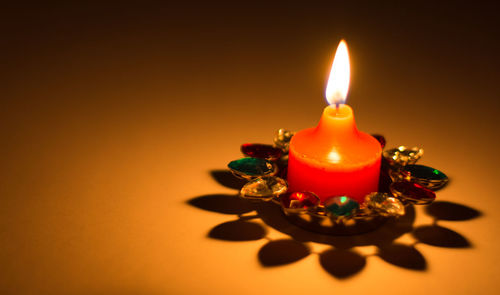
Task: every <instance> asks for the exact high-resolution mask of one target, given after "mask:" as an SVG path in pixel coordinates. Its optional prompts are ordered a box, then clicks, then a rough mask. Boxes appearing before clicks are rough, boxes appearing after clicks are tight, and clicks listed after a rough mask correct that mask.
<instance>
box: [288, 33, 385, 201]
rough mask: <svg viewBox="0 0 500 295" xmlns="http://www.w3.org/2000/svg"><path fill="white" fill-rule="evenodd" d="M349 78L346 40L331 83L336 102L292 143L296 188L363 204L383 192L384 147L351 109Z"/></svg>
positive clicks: (292, 181)
mask: <svg viewBox="0 0 500 295" xmlns="http://www.w3.org/2000/svg"><path fill="white" fill-rule="evenodd" d="M349 79H350V66H349V55H348V52H347V44H346V43H345V41H343V40H342V41H341V42H340V44H339V46H338V48H337V52H336V54H335V58H334V60H333V65H332V69H331V72H330V78H329V80H328V85H327V87H326V98H327V100H328V102H329V103H330V105H329V106H327V107H326V108H325V109H324V111H323V115H322V116H321V119H320V121H319V124H318V126H316V127H315V128H308V129H304V130H301V131H299V132H297V134H295V135H294V137H293V138H292V140H291V142H290V151H289V160H288V175H287V180H288V184H289V189H290V191H310V192H314V193H315V194H317V195H318V196H319V197H320V199H321V201H322V202H324V201H326V200H327V199H328V198H330V197H335V196H348V197H350V198H353V199H355V200H357V201H358V202H360V203H362V202H363V201H364V197H365V196H366V195H367V194H369V193H371V192H376V191H378V180H379V174H380V161H381V153H382V148H381V146H380V143H379V142H378V141H377V140H376V139H375V138H374V137H372V136H371V135H369V134H367V133H364V132H361V131H358V129H357V128H356V123H355V122H354V116H353V111H352V109H351V107H349V106H348V105H345V104H344V103H345V99H346V96H347V92H348V89H349Z"/></svg>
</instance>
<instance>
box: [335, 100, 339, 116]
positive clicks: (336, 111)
mask: <svg viewBox="0 0 500 295" xmlns="http://www.w3.org/2000/svg"><path fill="white" fill-rule="evenodd" d="M339 105H340V104H339V103H338V102H337V103H335V115H338V113H339Z"/></svg>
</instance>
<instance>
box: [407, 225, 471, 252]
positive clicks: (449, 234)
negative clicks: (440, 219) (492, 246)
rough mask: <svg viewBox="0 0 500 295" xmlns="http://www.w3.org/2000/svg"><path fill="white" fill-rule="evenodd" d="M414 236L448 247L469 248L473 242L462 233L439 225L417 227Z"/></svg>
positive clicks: (424, 241) (435, 244) (432, 243)
mask: <svg viewBox="0 0 500 295" xmlns="http://www.w3.org/2000/svg"><path fill="white" fill-rule="evenodd" d="M413 236H414V237H415V238H417V239H418V240H419V241H420V242H422V243H425V244H428V245H432V246H437V247H448V248H469V247H471V244H470V243H469V241H468V240H467V239H466V238H465V237H464V236H462V235H461V234H459V233H457V232H455V231H453V230H451V229H448V228H444V227H441V226H438V225H425V226H420V227H418V228H416V229H415V230H414V231H413Z"/></svg>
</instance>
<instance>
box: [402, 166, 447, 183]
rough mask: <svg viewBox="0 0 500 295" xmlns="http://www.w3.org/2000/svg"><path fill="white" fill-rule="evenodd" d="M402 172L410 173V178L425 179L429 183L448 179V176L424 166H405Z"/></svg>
mask: <svg viewBox="0 0 500 295" xmlns="http://www.w3.org/2000/svg"><path fill="white" fill-rule="evenodd" d="M404 170H405V171H408V172H410V176H411V177H416V178H421V179H427V180H430V181H441V180H445V179H448V176H446V174H444V173H443V172H441V171H439V170H437V169H434V168H431V167H427V166H424V165H407V166H406V167H405V168H404Z"/></svg>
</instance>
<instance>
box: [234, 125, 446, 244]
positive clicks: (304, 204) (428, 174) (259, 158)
mask: <svg viewBox="0 0 500 295" xmlns="http://www.w3.org/2000/svg"><path fill="white" fill-rule="evenodd" d="M293 135H294V132H291V131H288V130H285V129H280V130H278V132H277V134H276V137H275V138H274V144H273V145H267V144H248V143H247V144H243V145H242V146H241V151H242V153H243V154H244V155H245V156H246V157H245V158H241V159H238V160H235V161H232V162H230V163H229V164H228V167H229V169H230V170H231V172H232V173H233V174H234V175H235V176H236V177H238V178H242V179H245V180H247V181H248V182H247V183H246V184H245V185H244V186H243V187H242V188H241V190H240V194H239V196H240V197H241V198H243V199H247V200H251V201H253V202H273V203H275V204H277V205H278V206H280V207H281V209H282V212H283V213H284V215H285V216H286V217H287V219H288V220H289V221H290V222H291V223H293V224H296V225H298V226H300V227H302V228H305V229H307V230H310V231H314V232H319V233H323V234H332V235H354V234H361V233H365V232H368V231H371V230H374V229H376V228H378V227H379V226H381V225H382V224H384V223H385V222H386V221H387V220H389V219H391V218H398V217H400V216H403V215H404V214H405V209H406V208H408V206H413V205H424V204H430V203H431V202H433V201H434V200H435V198H436V194H435V192H434V191H435V190H437V189H440V188H442V187H443V186H445V185H446V184H447V182H448V177H447V176H446V175H445V174H444V173H442V172H441V171H439V170H437V169H434V168H431V167H428V166H423V165H416V162H417V161H418V160H419V159H420V158H421V157H422V155H423V152H424V151H423V149H421V148H417V147H414V148H410V149H409V148H406V147H404V146H400V147H398V148H393V149H387V150H384V151H383V153H382V165H381V169H380V184H379V191H378V192H372V193H370V194H368V195H366V196H365V199H364V201H363V202H359V201H356V200H355V199H354V198H350V197H349V196H348V195H346V196H331V197H328V198H326V199H324V200H323V201H321V200H320V198H319V197H318V196H317V195H316V194H315V193H314V192H309V191H289V190H288V185H287V182H286V178H287V164H288V144H289V142H290V140H291V138H292V137H293ZM373 137H374V138H375V139H377V140H378V141H379V143H380V145H381V147H382V149H384V148H385V144H386V140H385V138H384V137H383V136H382V135H373Z"/></svg>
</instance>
